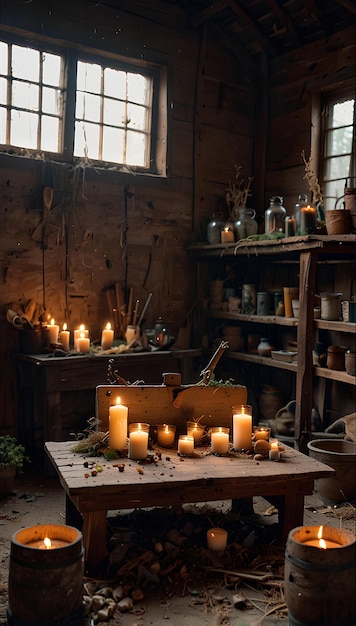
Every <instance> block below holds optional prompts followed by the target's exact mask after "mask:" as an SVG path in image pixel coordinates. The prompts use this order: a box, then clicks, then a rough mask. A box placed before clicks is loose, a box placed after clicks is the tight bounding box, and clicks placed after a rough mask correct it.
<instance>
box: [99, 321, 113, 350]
mask: <svg viewBox="0 0 356 626" xmlns="http://www.w3.org/2000/svg"><path fill="white" fill-rule="evenodd" d="M113 342H114V331H113V330H112V329H111V324H110V322H108V323H107V324H106V328H104V329H103V331H102V333H101V348H102V350H110V348H112V344H113Z"/></svg>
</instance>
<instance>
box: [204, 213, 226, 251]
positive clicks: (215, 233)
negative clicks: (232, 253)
mask: <svg viewBox="0 0 356 626" xmlns="http://www.w3.org/2000/svg"><path fill="white" fill-rule="evenodd" d="M224 226H225V222H223V221H222V220H221V219H219V217H217V216H215V213H213V214H212V216H211V220H210V222H209V224H208V226H207V229H206V238H207V240H208V243H211V244H214V243H221V231H222V230H224Z"/></svg>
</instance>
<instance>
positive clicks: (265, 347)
mask: <svg viewBox="0 0 356 626" xmlns="http://www.w3.org/2000/svg"><path fill="white" fill-rule="evenodd" d="M272 350H273V346H272V345H271V344H270V342H269V339H267V337H262V339H261V340H260V343H259V344H258V346H257V354H259V355H260V356H271V352H272Z"/></svg>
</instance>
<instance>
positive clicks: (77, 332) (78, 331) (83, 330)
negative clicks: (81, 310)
mask: <svg viewBox="0 0 356 626" xmlns="http://www.w3.org/2000/svg"><path fill="white" fill-rule="evenodd" d="M81 333H84V337H89V330H88V329H87V328H85V326H84V324H81V325H80V326H79V328H77V329H76V330H75V331H74V350H78V340H79V338H80V334H81Z"/></svg>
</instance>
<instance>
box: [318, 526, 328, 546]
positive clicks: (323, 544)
mask: <svg viewBox="0 0 356 626" xmlns="http://www.w3.org/2000/svg"><path fill="white" fill-rule="evenodd" d="M318 539H319V548H322V549H323V550H326V542H325V540H324V539H323V526H319V530H318Z"/></svg>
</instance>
